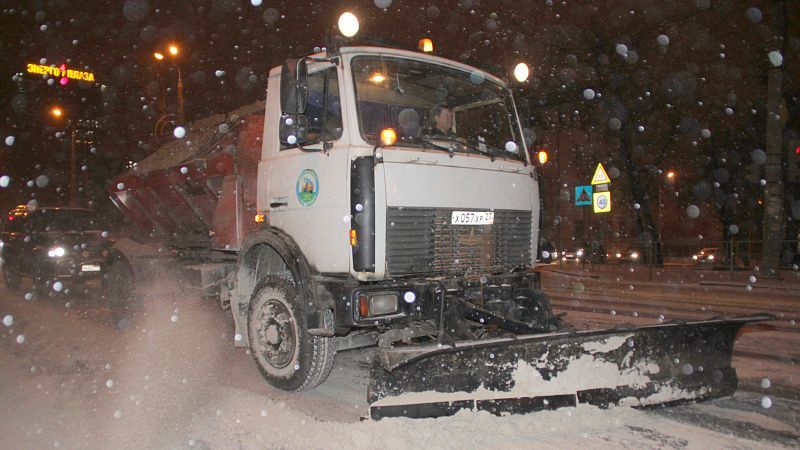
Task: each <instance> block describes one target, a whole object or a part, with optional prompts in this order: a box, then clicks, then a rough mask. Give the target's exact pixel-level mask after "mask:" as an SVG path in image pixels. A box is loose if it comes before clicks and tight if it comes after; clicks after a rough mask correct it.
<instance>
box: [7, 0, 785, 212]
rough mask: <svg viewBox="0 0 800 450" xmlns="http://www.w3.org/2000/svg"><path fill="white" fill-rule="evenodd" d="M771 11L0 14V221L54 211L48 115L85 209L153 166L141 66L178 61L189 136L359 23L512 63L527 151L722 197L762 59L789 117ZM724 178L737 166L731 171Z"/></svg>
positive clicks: (32, 5)
mask: <svg viewBox="0 0 800 450" xmlns="http://www.w3.org/2000/svg"><path fill="white" fill-rule="evenodd" d="M774 4H776V3H775V2H769V1H767V0H753V1H741V0H739V1H735V0H731V1H712V0H692V1H677V0H672V1H670V0H667V1H655V0H651V1H622V2H620V1H611V0H609V1H600V2H589V1H569V2H557V1H551V0H541V1H540V0H537V1H518V0H517V1H512V0H498V1H478V0H461V1H435V0H430V1H403V0H394V1H392V0H364V1H317V2H302V1H282V2H279V1H266V0H265V1H258V0H253V1H252V2H251V1H250V0H210V1H209V0H207V1H192V2H188V1H183V2H179V1H158V2H155V1H148V0H127V1H119V2H118V1H113V2H112V1H97V2H78V1H68V0H53V1H4V2H2V5H1V6H0V9H1V11H0V55H2V57H3V61H4V63H3V64H2V66H0V99H1V100H2V101H0V138H2V139H4V140H8V139H7V138H8V137H13V143H12V145H7V144H8V142H6V143H5V144H3V143H1V142H0V147H1V148H0V175H6V176H8V177H10V182H9V186H8V187H6V188H2V189H0V208H10V207H11V206H13V205H14V204H17V203H25V202H26V201H28V200H30V199H31V198H32V197H36V198H39V199H41V201H42V202H43V203H58V202H63V201H64V193H65V191H66V189H65V188H64V187H65V186H66V182H67V173H66V172H67V171H66V170H65V167H67V165H68V150H67V149H68V143H67V137H68V135H67V133H61V132H63V131H64V130H65V121H64V120H62V121H61V122H60V123H56V122H55V121H54V120H53V119H52V118H50V117H49V116H48V114H47V112H48V109H49V108H50V107H51V106H52V105H54V104H59V105H62V106H63V107H64V108H65V111H66V114H67V116H69V118H71V119H78V118H82V119H94V120H98V121H99V123H100V130H99V131H98V135H97V137H96V142H95V143H93V144H91V145H86V146H85V147H89V148H82V150H81V164H82V165H85V166H86V169H85V171H84V173H85V174H86V175H85V180H86V181H87V185H93V186H95V189H94V191H96V192H95V193H92V194H89V193H87V194H86V195H87V197H91V196H94V195H98V196H102V195H103V187H104V183H106V182H107V180H109V179H110V178H112V177H113V175H114V174H116V173H119V172H120V171H121V170H123V169H124V163H126V162H127V161H129V160H132V161H136V160H139V159H141V158H143V157H144V156H146V155H147V154H149V153H150V152H152V151H153V150H154V149H155V148H156V145H157V144H156V140H155V139H154V136H153V129H154V126H155V123H156V121H157V119H158V118H159V116H160V111H159V93H160V88H159V86H160V85H159V77H161V78H160V79H161V80H162V82H163V83H164V86H165V87H167V88H168V89H169V91H168V92H167V98H166V112H167V113H175V112H176V109H177V106H176V92H175V84H176V72H175V70H174V69H173V68H172V67H171V66H170V65H169V64H159V63H157V62H156V61H155V60H154V59H153V57H152V54H153V52H154V51H157V50H161V51H163V50H164V49H165V47H166V45H167V44H168V43H176V44H177V45H178V46H179V47H180V48H181V53H180V55H179V57H178V59H177V63H178V64H179V65H180V68H181V71H182V75H183V79H184V86H185V99H186V100H185V108H186V116H187V120H189V121H190V120H192V119H195V118H199V117H203V116H206V115H209V114H211V113H217V112H222V111H225V110H228V109H232V108H235V107H237V106H241V105H244V104H248V103H251V102H253V101H255V100H257V99H261V98H263V97H264V91H265V88H266V75H267V73H268V71H269V69H270V68H271V67H273V66H276V65H278V64H280V63H281V61H282V60H283V59H285V58H286V57H289V56H293V57H299V56H302V55H305V54H308V53H311V52H312V51H313V50H314V47H318V46H319V47H321V46H325V45H326V40H327V39H328V37H329V36H330V35H331V34H334V33H336V19H337V18H338V16H339V14H340V13H341V12H344V11H346V10H349V11H352V12H354V13H355V14H356V15H358V16H359V18H360V21H361V31H360V34H359V37H360V38H361V39H369V38H372V39H375V40H379V41H383V42H393V43H395V45H398V46H403V47H405V48H410V49H414V48H416V44H417V41H418V39H419V38H420V37H423V36H429V37H431V38H433V40H434V43H435V46H436V54H438V55H440V56H444V57H447V58H451V59H455V60H459V61H465V62H467V63H470V64H474V65H477V66H480V67H482V68H486V69H488V70H490V71H491V72H493V73H495V74H497V75H500V76H504V77H505V76H507V73H508V72H507V70H508V69H510V67H512V66H513V64H514V63H516V62H518V61H527V62H528V63H529V64H530V65H531V66H532V78H531V79H530V80H529V81H528V82H527V83H526V84H525V85H523V86H518V87H517V88H515V89H516V92H515V94H516V95H517V97H519V98H524V99H526V100H527V101H528V103H529V104H530V107H531V109H530V111H531V117H532V118H533V120H534V127H535V129H536V132H537V135H538V136H539V141H538V142H537V146H545V147H549V148H553V147H554V142H551V137H552V135H553V131H554V130H557V129H560V128H565V127H572V128H576V129H582V130H589V131H590V132H592V133H599V134H600V135H601V137H602V142H603V144H602V147H603V148H600V149H594V150H593V151H594V152H599V153H600V154H601V156H602V157H604V158H606V161H607V162H608V163H609V164H610V165H612V166H614V165H617V166H619V167H623V166H624V164H622V163H621V162H620V161H619V160H618V159H619V158H618V156H617V153H616V151H615V147H617V146H622V147H626V148H628V147H629V149H630V151H629V153H630V154H629V155H628V156H626V158H627V159H628V160H630V161H631V162H632V163H633V164H634V165H639V166H640V168H642V167H668V166H669V167H680V166H681V164H684V165H687V164H688V165H690V166H689V167H686V168H685V170H682V172H683V173H686V174H689V176H687V177H686V178H685V179H686V180H687V186H686V188H685V190H686V194H687V198H688V197H689V196H691V195H696V194H698V192H697V190H698V186H700V191H701V192H699V195H701V196H703V195H705V196H706V197H707V199H708V198H710V199H712V200H714V198H713V196H714V195H713V193H712V194H709V193H707V192H704V191H703V190H704V189H706V188H708V187H709V186H713V185H714V183H715V181H719V180H715V177H720V176H723V175H724V174H722V173H721V172H719V169H720V168H722V169H724V170H725V171H726V172H727V175H726V176H723V178H725V179H726V180H725V181H726V182H725V183H723V184H726V183H727V181H728V180H729V179H732V178H737V177H739V175H738V172H741V171H743V170H745V166H747V165H749V164H751V161H749V158H751V152H752V151H753V150H754V149H756V148H759V147H760V148H763V145H764V144H763V140H764V136H763V133H764V131H763V128H764V125H763V123H765V120H766V118H765V117H766V116H765V114H766V111H765V104H766V74H767V71H768V70H769V69H770V68H771V67H774V66H775V62H776V61H775V60H774V58H772V59H771V58H770V56H769V55H770V52H771V51H778V52H779V53H780V56H781V57H782V61H781V64H782V67H783V68H784V69H785V71H784V72H785V79H786V83H785V86H784V87H785V92H786V95H785V97H786V99H787V107H788V109H789V111H790V112H791V113H792V115H795V116H796V115H798V109H797V108H798V107H797V104H798V101H797V91H798V81H797V79H798V62H797V54H798V53H799V52H800V40H798V31H797V29H798V21H799V19H798V11H797V9H798V8H797V6H796V5H797V3H796V2H786V8H785V18H786V20H785V23H786V25H785V26H782V25H780V24H779V22H780V20H779V19H781V17H784V14H783V12H782V11H776V10H775V8H774V6H772V5H774ZM778 4H779V3H778ZM40 62H44V64H46V65H50V64H56V65H60V64H61V63H66V65H67V66H68V67H69V68H76V69H81V70H88V71H91V72H93V73H94V74H95V76H96V79H97V83H96V84H94V85H88V84H85V83H79V82H75V81H72V82H70V83H68V84H67V85H66V86H60V85H59V83H58V82H55V83H53V84H52V85H51V84H48V83H47V81H46V80H43V79H42V78H41V76H34V75H30V74H26V73H24V72H25V67H26V64H27V63H40ZM17 74H21V75H17ZM598 94H599V95H598ZM792 127H794V124H793V123H790V124H789V125H788V126H787V128H792ZM640 130H646V131H640ZM665 142H669V143H671V145H670V146H669V148H665V146H664V143H665ZM720 150H724V152H732V153H736V157H735V158H732V157H729V155H728V154H727V153H724V154H720ZM623 159H624V158H623ZM734 160H736V161H739V162H738V163H736V164H733V165H731V161H734ZM623 162H624V161H623ZM581 170H583V169H581ZM731 174H734V175H735V176H733V177H732V176H730V175H731ZM42 175H45V177H46V178H47V180H48V181H47V183H44V182H41V181H42V178H41V176H42ZM545 176H547V175H546V174H545ZM7 181H8V180H7ZM37 181H39V182H38V183H37ZM644 181H645V182H646V181H647V180H644ZM703 183H705V184H703ZM28 184H32V186H31V187H29V186H28ZM42 184H44V186H41V185H42ZM727 184H728V187H729V189H728V190H727V191H726V190H725V189H724V188H725V186H723V187H722V188H720V192H722V194H721V197H720V198H719V199H716V200H715V201H718V202H722V203H725V202H727V201H728V200H729V197H730V196H731V195H732V194H734V193H737V192H741V193H743V194H744V193H745V191H743V190H742V189H750V187H741V186H739V185H734V184H733V183H727ZM703 186H706V188H703ZM59 187H62V189H60V192H59ZM709 189H711V190H713V189H714V188H713V187H712V188H709ZM748 192H749V191H748ZM644 195H646V194H644ZM752 198H753V200H754V201H755V199H756V198H757V193H756V194H754V195H753V196H752ZM737 201H738V200H737ZM751 206H752V205H751Z"/></svg>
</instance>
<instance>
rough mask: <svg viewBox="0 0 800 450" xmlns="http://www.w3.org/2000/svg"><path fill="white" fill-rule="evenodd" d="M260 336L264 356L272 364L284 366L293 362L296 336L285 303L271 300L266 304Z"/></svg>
mask: <svg viewBox="0 0 800 450" xmlns="http://www.w3.org/2000/svg"><path fill="white" fill-rule="evenodd" d="M259 338H260V340H261V343H262V344H263V345H262V349H263V355H264V358H265V359H266V360H267V362H268V363H269V364H270V365H271V366H273V367H275V368H283V367H286V366H288V365H289V364H290V363H291V362H292V359H293V358H294V352H295V344H296V336H295V331H294V323H293V321H292V316H291V314H290V312H289V310H288V309H287V308H286V306H285V305H284V304H283V303H281V302H279V301H277V300H269V301H267V303H265V304H264V306H263V307H262V315H261V327H260V329H259Z"/></svg>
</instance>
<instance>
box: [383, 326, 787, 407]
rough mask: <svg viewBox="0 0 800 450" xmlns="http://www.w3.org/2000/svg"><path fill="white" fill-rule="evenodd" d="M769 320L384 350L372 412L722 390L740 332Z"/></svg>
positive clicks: (638, 400)
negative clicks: (742, 329) (744, 327)
mask: <svg viewBox="0 0 800 450" xmlns="http://www.w3.org/2000/svg"><path fill="white" fill-rule="evenodd" d="M773 319H774V317H773V316H771V315H769V314H758V315H752V316H746V317H737V318H732V319H710V320H703V321H697V322H675V323H669V324H662V325H648V326H640V327H630V328H626V329H621V328H614V329H609V330H594V331H578V332H569V333H550V334H543V335H526V336H516V337H513V338H498V339H486V340H476V341H463V342H458V343H456V344H454V345H451V346H444V345H436V344H432V345H428V346H416V347H399V348H392V349H384V350H381V351H379V352H378V354H377V355H376V360H375V363H374V364H373V367H372V373H371V377H370V383H369V389H368V393H367V400H368V402H369V403H370V416H371V417H372V418H373V419H375V420H377V419H381V418H384V417H439V416H447V415H452V414H455V413H456V412H457V411H458V410H461V409H471V410H484V411H489V412H491V413H493V414H497V415H500V414H504V413H526V412H532V411H539V410H544V409H557V408H561V407H565V406H576V405H577V404H578V403H587V404H591V405H595V406H599V407H603V408H605V407H608V406H609V405H612V404H617V405H627V406H650V405H659V404H670V403H681V402H689V401H697V400H705V399H709V398H716V397H723V396H727V395H731V394H733V393H734V392H735V391H736V387H737V384H738V380H737V377H736V370H735V369H733V368H732V367H731V356H732V353H733V344H734V339H735V337H736V333H737V331H738V330H739V329H740V328H741V327H742V326H744V325H746V324H748V323H751V322H759V321H765V320H773Z"/></svg>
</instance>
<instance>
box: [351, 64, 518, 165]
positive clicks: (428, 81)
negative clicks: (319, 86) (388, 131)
mask: <svg viewBox="0 0 800 450" xmlns="http://www.w3.org/2000/svg"><path fill="white" fill-rule="evenodd" d="M353 74H354V75H353V76H354V80H355V86H356V102H357V106H358V116H359V127H360V130H361V136H362V137H363V138H364V140H366V141H367V142H370V143H372V144H375V143H377V142H378V139H379V136H380V132H381V130H382V129H384V128H394V129H395V131H396V132H397V137H398V143H397V145H401V146H412V147H422V148H431V149H437V150H442V151H449V152H462V153H476V154H485V155H488V156H491V157H492V158H495V157H498V158H506V159H518V160H524V158H525V155H524V151H523V147H522V145H523V144H522V139H521V137H520V135H519V127H518V126H517V124H516V116H515V115H514V108H513V102H512V99H511V95H510V92H509V91H508V89H506V88H505V87H503V86H501V85H499V84H497V83H494V82H492V81H490V80H489V79H487V78H486V77H485V76H484V75H483V74H482V73H480V72H477V71H475V72H468V71H464V70H459V69H455V68H451V67H447V66H443V65H438V64H433V63H429V62H422V61H415V60H411V59H402V58H386V57H366V56H362V57H357V58H355V59H354V60H353Z"/></svg>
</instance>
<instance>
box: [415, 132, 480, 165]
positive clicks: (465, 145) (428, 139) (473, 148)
mask: <svg viewBox="0 0 800 450" xmlns="http://www.w3.org/2000/svg"><path fill="white" fill-rule="evenodd" d="M420 140H421V141H422V143H423V144H427V146H428V147H429V148H434V149H437V150H444V151H446V152H448V153H450V157H451V158H452V157H453V154H455V152H456V150H459V149H463V150H467V151H468V152H469V153H475V154H478V155H489V156H491V157H492V161H494V158H495V155H494V154H493V153H491V152H488V151H483V150H481V149H480V147H479V146H477V145H475V144H470V143H469V142H468V141H467V140H466V139H463V138H456V137H451V136H436V137H432V136H423V137H421V138H420ZM434 140H436V141H445V142H450V143H451V144H452V145H450V147H445V146H443V145H439V144H437V143H436V142H434ZM423 148H425V145H423Z"/></svg>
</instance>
